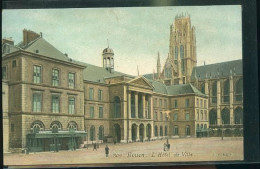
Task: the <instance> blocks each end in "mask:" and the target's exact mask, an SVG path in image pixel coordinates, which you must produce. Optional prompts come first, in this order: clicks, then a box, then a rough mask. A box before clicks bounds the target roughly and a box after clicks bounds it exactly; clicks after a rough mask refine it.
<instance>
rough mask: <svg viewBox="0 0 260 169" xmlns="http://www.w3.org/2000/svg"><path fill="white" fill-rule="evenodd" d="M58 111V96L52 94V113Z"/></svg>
mask: <svg viewBox="0 0 260 169" xmlns="http://www.w3.org/2000/svg"><path fill="white" fill-rule="evenodd" d="M59 112H60V97H59V96H57V95H53V96H52V113H59Z"/></svg>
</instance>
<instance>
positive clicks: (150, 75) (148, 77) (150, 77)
mask: <svg viewBox="0 0 260 169" xmlns="http://www.w3.org/2000/svg"><path fill="white" fill-rule="evenodd" d="M143 76H144V77H145V78H146V79H151V80H153V76H154V78H155V79H157V73H154V74H153V73H150V74H145V75H143Z"/></svg>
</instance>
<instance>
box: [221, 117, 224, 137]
mask: <svg viewBox="0 0 260 169" xmlns="http://www.w3.org/2000/svg"><path fill="white" fill-rule="evenodd" d="M223 127H224V121H223V120H222V128H221V129H222V130H221V139H222V140H223Z"/></svg>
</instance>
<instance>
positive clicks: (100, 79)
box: [72, 60, 134, 84]
mask: <svg viewBox="0 0 260 169" xmlns="http://www.w3.org/2000/svg"><path fill="white" fill-rule="evenodd" d="M72 62H74V63H77V64H81V65H83V66H86V68H85V69H84V70H83V79H84V80H87V81H92V82H96V83H103V84H105V79H106V78H112V77H118V76H128V77H132V78H134V76H131V75H128V74H125V73H121V72H117V71H112V72H109V71H107V70H106V69H105V68H103V67H99V66H95V65H91V64H88V63H83V62H79V61H75V60H73V61H72Z"/></svg>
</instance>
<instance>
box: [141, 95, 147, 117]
mask: <svg viewBox="0 0 260 169" xmlns="http://www.w3.org/2000/svg"><path fill="white" fill-rule="evenodd" d="M142 106H143V118H145V116H146V115H145V93H143V95H142Z"/></svg>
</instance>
